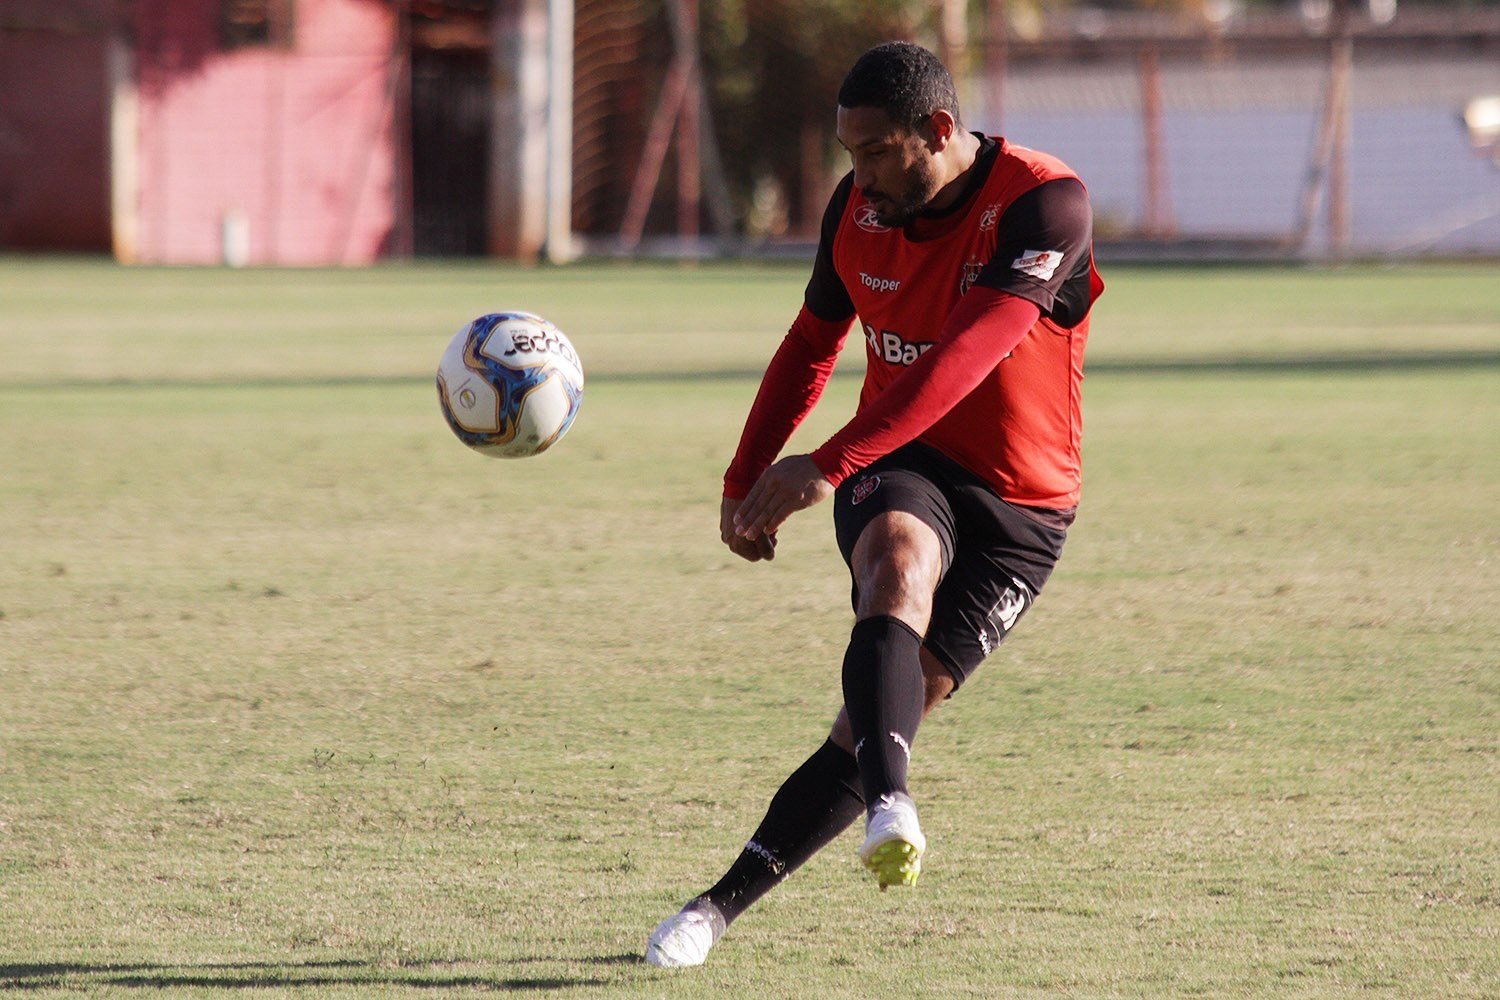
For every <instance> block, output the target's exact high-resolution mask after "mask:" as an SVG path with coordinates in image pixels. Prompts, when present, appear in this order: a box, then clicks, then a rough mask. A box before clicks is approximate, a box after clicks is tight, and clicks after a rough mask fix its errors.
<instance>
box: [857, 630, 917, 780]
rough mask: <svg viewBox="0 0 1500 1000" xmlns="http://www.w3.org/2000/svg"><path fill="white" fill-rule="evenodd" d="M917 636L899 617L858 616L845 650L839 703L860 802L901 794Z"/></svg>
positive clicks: (912, 719) (912, 721) (913, 723)
mask: <svg viewBox="0 0 1500 1000" xmlns="http://www.w3.org/2000/svg"><path fill="white" fill-rule="evenodd" d="M921 652H922V637H921V636H919V635H917V633H916V632H914V631H912V629H911V627H910V626H908V625H907V624H906V623H905V622H903V621H901V620H900V619H898V618H892V617H890V616H889V615H879V616H877V617H874V618H866V619H864V620H863V621H861V622H857V623H856V624H855V626H854V630H853V632H851V633H850V635H849V649H848V651H847V652H846V653H845V654H844V709H845V710H846V711H847V712H848V713H849V726H850V728H851V729H852V730H853V732H854V753H855V757H856V759H857V760H858V761H859V779H860V785H861V788H862V790H863V792H864V796H865V804H866V805H867V806H870V807H873V806H874V805H875V803H877V802H879V801H880V797H881V796H882V795H890V794H892V793H900V794H902V795H905V794H906V793H907V791H906V772H907V768H908V765H909V764H910V762H911V744H912V740H914V739H915V738H916V735H917V726H918V724H920V723H921V721H922V705H923V702H924V700H925V698H926V683H925V682H924V680H923V679H922V658H921Z"/></svg>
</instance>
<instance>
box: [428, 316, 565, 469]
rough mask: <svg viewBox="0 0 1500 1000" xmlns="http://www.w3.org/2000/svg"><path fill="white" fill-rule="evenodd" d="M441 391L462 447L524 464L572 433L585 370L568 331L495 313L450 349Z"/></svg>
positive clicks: (463, 334)
mask: <svg viewBox="0 0 1500 1000" xmlns="http://www.w3.org/2000/svg"><path fill="white" fill-rule="evenodd" d="M437 391H438V403H439V404H441V406H442V408H443V416H444V417H445V418H446V419H447V421H448V426H449V427H451V428H453V433H454V434H456V435H458V439H459V440H460V441H462V442H463V443H464V444H466V445H468V446H469V447H470V448H473V449H474V450H475V451H478V452H481V453H482V454H485V455H490V456H493V457H495V458H526V457H528V456H530V455H539V454H541V453H542V452H544V451H546V450H547V449H548V448H550V447H552V446H553V445H554V444H556V443H557V442H558V441H560V440H561V439H562V436H563V435H564V434H566V433H568V428H569V427H572V426H573V420H574V418H575V417H577V416H578V407H579V405H580V404H582V402H583V365H582V364H581V363H580V362H579V360H578V352H577V351H575V350H574V349H573V345H572V343H570V342H569V341H568V338H567V337H566V336H565V335H564V334H563V332H562V331H561V330H559V329H558V328H557V327H555V326H553V325H552V324H551V323H549V322H547V321H546V320H544V319H542V318H541V317H540V316H536V315H533V314H531V313H527V312H499V313H489V314H488V315H485V316H481V317H479V318H478V319H476V320H475V321H474V322H472V323H470V324H469V325H468V326H466V327H464V328H463V329H462V330H459V331H458V333H457V334H455V335H454V337H453V340H452V341H450V342H449V344H448V349H447V350H446V351H444V352H443V359H442V361H441V362H439V364H438V370H437Z"/></svg>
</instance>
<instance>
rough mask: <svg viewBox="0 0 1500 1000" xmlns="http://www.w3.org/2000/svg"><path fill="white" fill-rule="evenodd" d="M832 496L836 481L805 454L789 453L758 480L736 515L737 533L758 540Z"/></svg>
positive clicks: (748, 538)
mask: <svg viewBox="0 0 1500 1000" xmlns="http://www.w3.org/2000/svg"><path fill="white" fill-rule="evenodd" d="M831 496H833V484H832V483H830V482H829V481H828V479H827V477H825V476H824V475H823V470H822V469H819V468H818V466H817V464H816V463H814V462H813V460H812V459H811V458H809V457H808V456H806V455H789V456H787V457H786V458H783V459H782V460H781V461H779V462H777V463H776V464H775V465H773V466H771V467H770V468H769V469H767V470H766V471H765V472H764V473H762V474H761V477H760V478H759V479H757V480H756V481H755V485H754V486H753V487H751V489H750V493H749V495H748V496H746V497H745V500H744V502H743V503H742V504H740V507H739V510H738V511H737V512H736V513H735V515H734V525H735V534H737V535H738V536H739V537H741V538H743V539H746V540H749V541H755V540H758V539H761V538H764V537H766V536H767V535H774V534H775V532H776V529H778V528H780V527H781V526H782V524H784V523H785V522H786V519H787V518H789V517H791V516H792V515H793V514H795V513H796V512H797V511H799V510H806V509H807V508H808V507H811V506H812V505H813V504H816V503H820V502H821V501H823V500H827V499H828V498H829V497H831Z"/></svg>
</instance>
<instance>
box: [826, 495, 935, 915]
mask: <svg viewBox="0 0 1500 1000" xmlns="http://www.w3.org/2000/svg"><path fill="white" fill-rule="evenodd" d="M850 569H851V570H852V572H853V574H854V580H855V590H856V594H857V598H856V612H857V616H858V618H859V621H858V622H857V623H856V624H855V626H854V629H853V631H852V632H851V634H850V638H849V646H848V649H847V650H846V652H845V655H844V667H843V689H844V708H845V711H846V712H847V713H848V718H849V727H850V732H851V735H852V738H853V740H854V751H855V759H856V760H857V761H858V763H859V777H860V786H861V789H862V791H863V793H864V798H865V804H866V810H867V812H866V823H865V841H864V843H863V844H862V845H861V847H860V851H859V854H860V858H861V860H863V861H864V863H865V866H866V867H867V868H869V869H870V871H871V872H873V873H874V875H875V877H876V880H877V881H878V882H879V884H880V887H881V888H882V889H884V888H886V887H887V886H891V885H912V884H914V883H915V882H916V880H917V876H918V874H920V872H921V870H922V855H923V853H924V852H925V851H926V849H927V840H926V838H925V837H924V836H923V835H922V829H921V825H920V824H919V823H918V821H917V810H916V804H915V803H914V802H913V801H912V798H911V794H910V792H909V791H908V789H907V772H908V769H909V766H910V763H911V747H912V743H913V742H914V741H915V739H916V735H917V727H918V725H920V723H921V721H922V717H923V715H925V714H926V712H925V708H926V678H925V672H924V668H923V656H922V633H923V631H925V629H926V628H927V623H928V620H929V619H930V618H931V615H932V595H933V592H934V591H935V590H936V589H937V585H938V581H939V579H940V578H941V576H942V548H941V545H940V543H939V541H938V537H937V534H936V533H935V532H934V530H933V529H932V528H931V527H930V526H929V525H927V524H926V523H924V522H923V521H922V520H921V519H920V518H918V517H917V516H915V515H913V514H910V513H907V512H905V511H901V510H890V511H887V512H885V513H882V514H881V515H879V516H878V517H876V518H874V519H873V520H872V521H870V523H869V524H867V525H866V526H865V527H864V529H863V530H862V531H861V532H860V534H859V539H858V541H857V542H856V543H855V545H854V551H853V553H852V557H851V559H850Z"/></svg>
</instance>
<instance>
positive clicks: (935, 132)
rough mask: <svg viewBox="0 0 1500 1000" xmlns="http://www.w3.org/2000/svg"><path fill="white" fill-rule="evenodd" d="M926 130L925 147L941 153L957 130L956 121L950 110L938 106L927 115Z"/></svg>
mask: <svg viewBox="0 0 1500 1000" xmlns="http://www.w3.org/2000/svg"><path fill="white" fill-rule="evenodd" d="M926 132H927V137H926V138H927V148H928V149H929V150H931V151H932V152H933V153H941V152H942V151H943V150H945V149H947V148H948V143H950V142H952V141H953V136H954V135H955V134H956V133H957V132H958V122H956V121H954V120H953V114H952V112H949V111H945V110H943V109H942V108H938V109H937V110H936V111H934V112H933V113H932V114H931V115H930V116H929V117H928V119H927V128H926Z"/></svg>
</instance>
